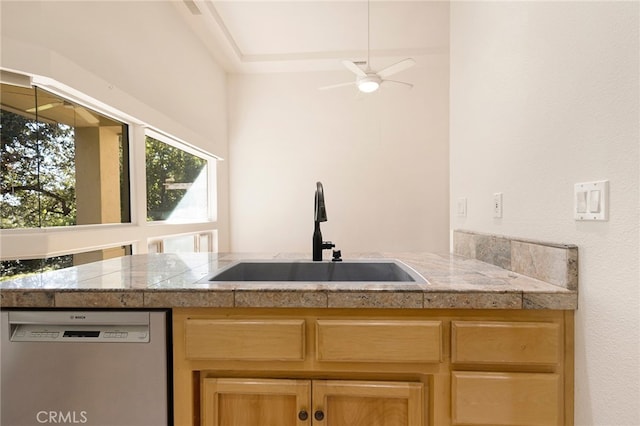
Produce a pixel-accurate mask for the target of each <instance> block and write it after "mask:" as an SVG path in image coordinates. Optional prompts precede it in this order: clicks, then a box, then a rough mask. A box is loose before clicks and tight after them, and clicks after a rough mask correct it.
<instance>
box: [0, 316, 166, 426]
mask: <svg viewBox="0 0 640 426" xmlns="http://www.w3.org/2000/svg"><path fill="white" fill-rule="evenodd" d="M0 316H1V323H2V329H1V330H0V381H1V382H2V383H1V386H0V425H1V426H32V425H38V426H40V425H43V424H44V425H47V424H55V425H82V424H85V425H91V426H147V425H148V426H161V425H169V424H171V422H172V411H171V407H172V405H171V403H170V388H171V372H170V369H171V356H170V333H169V331H170V312H169V311H167V310H155V311H137V310H83V311H76V310H3V311H0Z"/></svg>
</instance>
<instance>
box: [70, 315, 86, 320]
mask: <svg viewBox="0 0 640 426" xmlns="http://www.w3.org/2000/svg"><path fill="white" fill-rule="evenodd" d="M69 319H72V320H84V319H87V317H86V316H84V315H71V316H70V317H69Z"/></svg>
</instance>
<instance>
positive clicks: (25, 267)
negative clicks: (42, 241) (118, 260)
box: [0, 245, 131, 281]
mask: <svg viewBox="0 0 640 426" xmlns="http://www.w3.org/2000/svg"><path fill="white" fill-rule="evenodd" d="M128 255H131V246H130V245H127V246H117V247H111V248H107V249H103V250H96V251H89V252H84V253H76V254H69V255H65V256H55V257H47V258H43V259H19V260H3V261H0V281H4V280H8V279H14V278H20V277H22V276H26V275H31V274H36V273H40V272H47V271H54V270H57V269H64V268H70V267H72V266H78V265H81V264H83V263H88V262H95V261H98V260H105V259H111V258H114V257H122V256H128Z"/></svg>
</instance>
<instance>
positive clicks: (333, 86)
mask: <svg viewBox="0 0 640 426" xmlns="http://www.w3.org/2000/svg"><path fill="white" fill-rule="evenodd" d="M354 84H356V82H355V81H351V82H349V83H338V84H332V85H330V86H323V87H318V90H328V89H335V88H337V87H344V86H353V85H354Z"/></svg>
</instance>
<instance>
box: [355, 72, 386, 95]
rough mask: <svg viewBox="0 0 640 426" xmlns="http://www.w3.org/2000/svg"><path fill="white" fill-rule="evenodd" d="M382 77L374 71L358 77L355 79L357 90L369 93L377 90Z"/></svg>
mask: <svg viewBox="0 0 640 426" xmlns="http://www.w3.org/2000/svg"><path fill="white" fill-rule="evenodd" d="M380 83H382V79H381V78H380V77H379V76H378V75H377V74H375V73H367V75H366V76H365V77H359V78H358V81H357V83H356V84H357V86H358V90H360V91H361V92H364V93H371V92H375V91H376V90H378V87H380Z"/></svg>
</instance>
